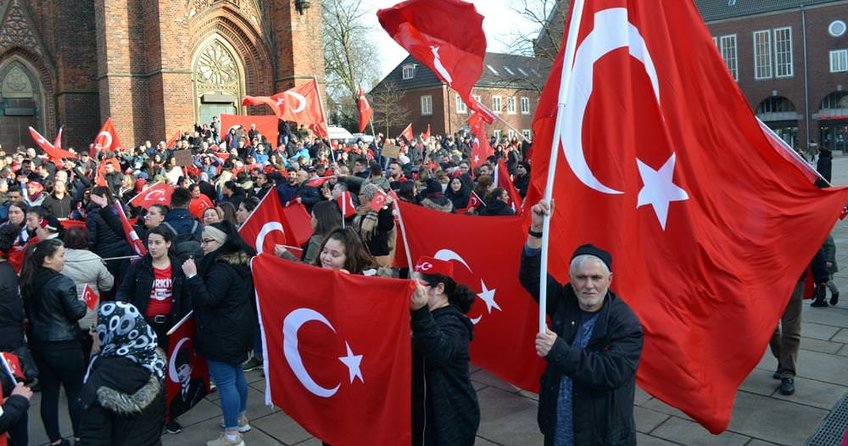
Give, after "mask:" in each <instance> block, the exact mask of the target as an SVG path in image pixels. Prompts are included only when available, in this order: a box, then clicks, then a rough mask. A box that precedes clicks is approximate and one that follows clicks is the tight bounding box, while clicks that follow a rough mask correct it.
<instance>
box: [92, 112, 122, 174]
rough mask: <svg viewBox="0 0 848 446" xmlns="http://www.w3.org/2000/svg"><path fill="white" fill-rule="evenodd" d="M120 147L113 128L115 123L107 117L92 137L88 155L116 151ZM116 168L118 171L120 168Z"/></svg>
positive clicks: (116, 133)
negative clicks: (92, 141) (98, 131)
mask: <svg viewBox="0 0 848 446" xmlns="http://www.w3.org/2000/svg"><path fill="white" fill-rule="evenodd" d="M121 149H122V147H121V141H120V140H118V131H117V130H116V129H115V124H113V123H112V118H108V119H106V122H105V123H104V124H103V127H102V128H101V129H100V133H98V134H97V136H96V137H95V138H94V146H93V147H92V148H91V153H90V154H89V156H91V157H92V158H95V157H96V156H97V154H98V153H100V152H105V151H110V152H117V151H119V150H121ZM118 170H119V171H120V169H118Z"/></svg>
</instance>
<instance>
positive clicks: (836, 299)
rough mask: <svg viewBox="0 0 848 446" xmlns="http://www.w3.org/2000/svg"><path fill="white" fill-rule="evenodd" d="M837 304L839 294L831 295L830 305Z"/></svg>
mask: <svg viewBox="0 0 848 446" xmlns="http://www.w3.org/2000/svg"><path fill="white" fill-rule="evenodd" d="M838 302H839V293H838V292H836V293H833V294H831V295H830V304H831V305H836V304H837V303H838Z"/></svg>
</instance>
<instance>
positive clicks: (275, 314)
mask: <svg viewBox="0 0 848 446" xmlns="http://www.w3.org/2000/svg"><path fill="white" fill-rule="evenodd" d="M251 267H252V270H253V281H254V284H255V286H256V301H257V307H258V308H259V314H260V323H261V327H262V340H263V346H264V353H265V376H266V390H265V399H266V404H269V405H270V404H272V403H273V404H274V405H276V406H279V407H280V408H282V409H283V410H284V411H285V412H286V414H287V415H289V416H290V417H292V418H293V419H294V420H295V421H297V422H298V423H299V424H300V425H301V426H303V428H304V429H306V430H307V431H309V432H310V433H311V434H312V435H314V436H316V437H318V438H319V439H321V440H323V441H324V442H326V443H329V444H333V445H349V446H358V445H363V446H364V445H367V446H371V445H401V444H409V443H410V441H411V434H410V430H411V426H410V424H411V423H410V421H411V413H410V411H411V402H410V397H411V391H410V386H411V375H412V355H411V348H412V340H411V338H410V326H409V300H410V296H411V294H412V290H413V282H412V281H409V280H397V279H383V278H376V277H365V276H361V275H357V274H346V273H343V272H340V271H333V270H329V269H323V268H318V267H315V266H310V265H303V264H301V263H296V262H290V261H286V260H282V259H279V258H277V257H274V256H272V255H268V254H260V255H259V256H257V257H254V258H253V261H252V262H251ZM283 284H288V285H283ZM281 286H282V288H281Z"/></svg>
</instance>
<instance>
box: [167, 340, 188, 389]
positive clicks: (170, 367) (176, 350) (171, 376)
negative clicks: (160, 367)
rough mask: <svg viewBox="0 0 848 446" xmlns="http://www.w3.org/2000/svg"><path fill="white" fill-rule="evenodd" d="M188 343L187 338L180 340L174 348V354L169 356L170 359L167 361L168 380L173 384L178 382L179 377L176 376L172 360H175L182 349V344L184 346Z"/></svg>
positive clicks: (175, 368)
mask: <svg viewBox="0 0 848 446" xmlns="http://www.w3.org/2000/svg"><path fill="white" fill-rule="evenodd" d="M188 341H189V338H188V337H185V338H182V339H180V340H179V342H177V345H176V346H175V347H174V353H173V354H171V357H170V358H169V360H168V379H170V380H171V382H175V383H179V382H180V377H179V376H177V367H176V364H174V360H176V359H177V355H178V354H179V352H180V348H182V346H183V344H185V343H186V342H188Z"/></svg>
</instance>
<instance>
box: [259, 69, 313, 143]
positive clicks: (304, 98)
mask: <svg viewBox="0 0 848 446" xmlns="http://www.w3.org/2000/svg"><path fill="white" fill-rule="evenodd" d="M270 99H271V100H272V101H273V102H274V103H276V104H277V107H278V108H279V110H280V111H279V114H278V115H277V116H278V117H279V118H280V119H282V120H283V121H294V122H297V123H298V124H306V125H307V126H309V127H310V129H312V131H313V132H315V134H316V135H318V136H320V137H322V138H325V137H326V136H327V133H326V131H327V129H326V123H327V119H326V117H325V114H324V105H323V104H322V103H321V93H320V91H319V90H318V82H316V81H315V79H311V80H309V82H306V83H303V84H301V85H298V86H296V87H294V88H290V89H288V90H286V91H284V92H282V93H277V94H275V95H273V96H271V97H270Z"/></svg>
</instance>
